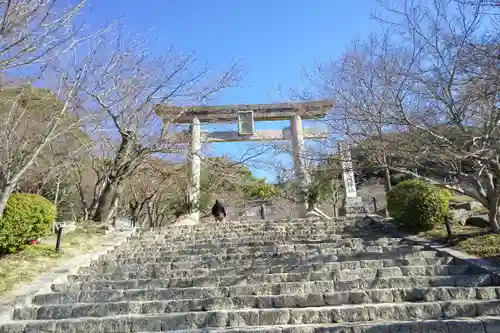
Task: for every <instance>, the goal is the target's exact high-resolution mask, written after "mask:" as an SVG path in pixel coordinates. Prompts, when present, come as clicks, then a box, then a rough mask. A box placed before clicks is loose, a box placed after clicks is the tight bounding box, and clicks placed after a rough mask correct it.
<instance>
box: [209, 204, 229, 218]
mask: <svg viewBox="0 0 500 333" xmlns="http://www.w3.org/2000/svg"><path fill="white" fill-rule="evenodd" d="M212 215H213V216H214V218H215V222H224V219H225V218H226V210H225V209H224V206H223V205H222V204H221V203H220V202H219V200H215V204H214V205H213V207H212Z"/></svg>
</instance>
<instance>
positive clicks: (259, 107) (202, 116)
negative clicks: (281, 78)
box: [155, 100, 333, 124]
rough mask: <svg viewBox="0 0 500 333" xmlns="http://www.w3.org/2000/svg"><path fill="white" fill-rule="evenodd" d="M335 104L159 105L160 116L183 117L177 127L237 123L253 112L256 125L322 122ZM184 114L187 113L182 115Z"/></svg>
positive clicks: (326, 101)
mask: <svg viewBox="0 0 500 333" xmlns="http://www.w3.org/2000/svg"><path fill="white" fill-rule="evenodd" d="M332 106H333V102H332V101H329V100H322V101H313V102H295V103H277V104H233V105H219V106H193V107H187V108H183V107H176V106H169V105H161V104H159V105H156V106H155V111H156V114H157V115H158V116H160V117H161V118H163V119H165V120H167V119H168V118H170V116H171V115H178V114H181V115H180V116H179V117H177V118H176V119H175V121H174V122H175V123H177V124H190V123H191V122H192V120H193V118H195V117H196V118H198V119H199V121H200V123H225V122H232V121H234V120H237V119H238V113H239V112H248V111H253V119H254V120H255V121H266V120H288V119H291V118H293V116H295V115H299V116H301V118H302V119H318V118H323V117H324V116H325V115H326V114H327V113H328V112H329V111H330V109H331V108H332ZM183 111H184V112H183Z"/></svg>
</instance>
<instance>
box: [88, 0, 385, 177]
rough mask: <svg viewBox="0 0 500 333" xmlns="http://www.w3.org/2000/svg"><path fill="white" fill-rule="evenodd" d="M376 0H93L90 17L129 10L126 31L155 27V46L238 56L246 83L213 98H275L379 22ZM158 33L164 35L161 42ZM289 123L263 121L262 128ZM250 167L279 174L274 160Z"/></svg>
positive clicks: (215, 149) (217, 57) (233, 146)
mask: <svg viewBox="0 0 500 333" xmlns="http://www.w3.org/2000/svg"><path fill="white" fill-rule="evenodd" d="M373 6H374V2H373V1H372V0H355V1H348V0H308V1H306V0H251V1H250V0H205V1H204V0H147V1H146V0H143V1H137V0H119V1H118V0H100V1H97V0H94V1H93V3H92V9H91V10H90V11H88V12H87V13H86V14H85V16H86V17H85V18H84V19H85V21H86V22H87V23H89V24H90V25H92V26H93V25H95V26H98V25H102V24H103V23H105V22H107V21H112V20H114V19H116V18H118V17H121V16H122V17H123V18H124V21H123V22H124V27H125V29H126V30H127V31H129V32H133V33H137V34H144V33H149V36H151V41H152V42H151V44H150V45H149V47H150V50H151V51H152V52H153V53H158V54H161V53H162V51H163V48H164V47H165V46H166V45H169V44H173V45H175V47H176V48H177V50H179V51H181V52H191V51H193V50H195V51H196V54H197V55H198V58H199V59H200V60H203V61H207V62H208V64H209V65H210V66H211V67H212V68H214V69H221V68H224V67H225V66H227V64H228V63H229V62H230V61H231V59H237V60H239V61H240V63H241V65H242V69H243V71H244V77H243V81H242V82H241V85H242V87H241V88H236V89H231V90H228V91H226V92H224V93H222V94H220V95H219V96H217V99H216V100H215V101H214V103H212V104H234V103H245V104H246V103H271V102H280V101H281V100H282V99H283V98H287V97H289V96H287V94H286V92H287V90H288V89H290V88H297V87H304V86H306V84H307V82H306V81H305V80H304V78H303V75H302V69H303V68H304V67H306V68H307V67H311V66H313V65H314V63H315V62H320V61H327V60H329V59H335V58H337V57H339V56H340V55H341V54H342V52H343V51H344V50H345V48H346V47H347V45H348V44H349V42H350V41H351V39H353V38H355V37H363V36H366V35H367V34H369V33H370V32H372V31H375V30H377V29H378V24H377V22H374V21H373V20H370V17H369V16H370V11H371V9H372V8H373ZM151 29H153V30H152V31H151ZM158 38H161V39H162V41H163V42H162V43H157V42H155V41H156V40H157V39H158ZM279 87H281V88H282V92H281V93H280V89H279ZM283 92H284V93H283ZM308 125H309V124H308ZM284 126H286V124H284V123H264V124H260V123H259V124H258V125H257V128H258V129H264V128H282V127H284ZM222 128H224V129H234V127H231V126H228V125H225V126H223V127H222ZM255 145H258V143H219V144H215V145H213V146H212V147H211V150H210V152H209V153H210V155H218V156H220V155H224V154H227V155H229V156H233V157H234V158H235V159H239V158H240V157H241V152H243V151H246V150H247V149H249V148H251V147H255ZM266 157H267V159H268V160H270V161H272V162H274V163H275V162H276V157H273V156H271V155H268V156H266ZM278 159H279V160H280V161H283V162H285V163H289V159H287V158H285V157H283V156H280V157H279V158H278ZM251 164H252V163H251ZM251 169H252V172H253V173H254V174H255V175H256V176H258V177H267V178H268V180H270V181H272V180H274V177H275V174H274V172H273V170H271V169H269V168H266V167H263V166H259V167H252V166H251Z"/></svg>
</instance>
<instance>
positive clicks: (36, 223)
mask: <svg viewBox="0 0 500 333" xmlns="http://www.w3.org/2000/svg"><path fill="white" fill-rule="evenodd" d="M55 218H56V207H55V205H54V204H52V202H50V201H49V200H47V199H45V198H44V197H42V196H40V195H37V194H25V193H14V194H13V195H11V197H10V198H9V200H8V201H7V205H6V206H5V210H4V214H3V217H2V218H1V219H0V253H2V254H3V253H13V252H16V251H17V250H19V249H22V248H23V247H24V246H25V245H26V244H27V243H29V241H31V240H33V239H37V238H39V237H42V236H45V235H47V234H48V233H49V231H50V228H51V225H52V223H53V222H54V220H55Z"/></svg>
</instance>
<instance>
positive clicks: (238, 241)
mask: <svg viewBox="0 0 500 333" xmlns="http://www.w3.org/2000/svg"><path fill="white" fill-rule="evenodd" d="M336 239H337V237H335V235H334V234H328V233H323V232H321V233H319V234H318V235H311V234H304V235H291V236H286V237H280V236H279V235H275V234H269V235H262V236H259V235H254V236H241V237H234V238H221V237H215V236H213V237H209V238H200V239H196V238H193V239H187V240H170V239H169V240H165V245H167V244H168V245H169V246H170V247H171V248H172V249H175V248H183V247H192V246H198V245H199V244H219V243H225V244H228V246H230V245H229V244H232V246H242V245H243V246H245V245H271V244H287V243H290V242H296V243H299V242H331V241H332V240H336ZM129 245H130V246H132V247H141V246H149V244H147V243H138V244H137V243H134V242H133V241H130V243H129Z"/></svg>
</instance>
